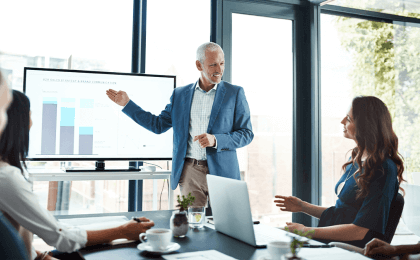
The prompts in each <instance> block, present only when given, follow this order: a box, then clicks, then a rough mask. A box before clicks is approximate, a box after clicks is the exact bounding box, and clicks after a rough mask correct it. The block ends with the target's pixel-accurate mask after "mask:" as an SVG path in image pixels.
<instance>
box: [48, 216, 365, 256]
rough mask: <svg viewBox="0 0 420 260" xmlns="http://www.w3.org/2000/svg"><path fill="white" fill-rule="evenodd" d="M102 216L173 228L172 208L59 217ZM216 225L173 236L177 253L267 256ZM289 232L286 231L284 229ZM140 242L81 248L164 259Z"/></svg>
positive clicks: (304, 252) (324, 251)
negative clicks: (143, 219) (138, 219)
mask: <svg viewBox="0 0 420 260" xmlns="http://www.w3.org/2000/svg"><path fill="white" fill-rule="evenodd" d="M99 216H126V217H127V218H128V219H131V218H133V217H142V216H144V217H146V218H149V219H151V220H153V221H154V223H155V227H156V228H169V220H170V218H171V216H172V210H160V211H140V212H120V213H106V214H84V215H61V216H56V218H57V219H72V218H89V217H99ZM212 226H213V225H211V224H207V225H206V226H205V227H204V229H202V230H198V229H190V230H189V231H188V233H187V235H186V237H184V238H175V237H173V238H172V242H176V243H178V244H179V245H180V246H181V248H180V249H179V250H177V251H176V252H175V253H172V254H176V253H186V252H196V251H205V250H217V251H219V252H221V253H223V254H225V255H228V256H230V257H233V258H235V259H251V260H258V259H260V260H263V259H269V258H267V256H268V255H269V254H268V250H267V249H266V248H259V249H257V248H255V247H253V246H250V245H248V244H245V243H244V242H242V241H239V240H237V239H235V238H232V237H229V236H227V235H224V234H222V233H220V232H217V231H216V230H214V228H212ZM284 232H286V231H284ZM138 244H139V242H131V243H123V244H116V245H98V246H91V247H86V248H83V249H81V250H80V251H79V252H80V253H81V254H82V255H83V257H84V258H85V259H86V260H95V259H101V260H102V259H163V258H162V257H161V256H159V255H155V254H151V253H149V252H146V251H140V250H139V249H137V245H138ZM310 244H313V245H320V244H321V243H320V242H318V241H314V240H311V241H310ZM298 255H299V256H302V257H304V258H305V259H306V260H310V259H314V260H317V259H326V260H327V259H340V260H347V259H348V260H350V259H351V260H358V259H370V258H367V257H365V256H362V255H360V254H357V253H354V252H350V251H347V250H344V249H340V248H302V249H301V250H300V252H299V254H298Z"/></svg>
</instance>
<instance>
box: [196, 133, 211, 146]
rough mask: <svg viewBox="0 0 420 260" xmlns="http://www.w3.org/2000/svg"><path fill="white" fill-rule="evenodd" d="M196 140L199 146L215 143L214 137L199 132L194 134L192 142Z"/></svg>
mask: <svg viewBox="0 0 420 260" xmlns="http://www.w3.org/2000/svg"><path fill="white" fill-rule="evenodd" d="M195 141H198V144H199V145H200V147H201V148H206V147H214V146H215V145H216V137H214V135H211V134H201V135H196V136H194V139H193V142H195Z"/></svg>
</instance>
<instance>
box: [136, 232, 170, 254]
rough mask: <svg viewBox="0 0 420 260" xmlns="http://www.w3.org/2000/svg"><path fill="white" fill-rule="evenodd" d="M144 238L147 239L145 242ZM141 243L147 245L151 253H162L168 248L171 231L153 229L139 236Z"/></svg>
mask: <svg viewBox="0 0 420 260" xmlns="http://www.w3.org/2000/svg"><path fill="white" fill-rule="evenodd" d="M144 237H145V238H146V239H147V240H145V239H144ZM139 238H140V240H141V242H143V243H146V242H147V243H149V245H150V246H151V247H152V248H153V251H164V250H166V248H168V246H169V243H170V242H171V238H172V230H170V229H166V228H153V229H149V230H147V231H146V233H141V234H140V235H139Z"/></svg>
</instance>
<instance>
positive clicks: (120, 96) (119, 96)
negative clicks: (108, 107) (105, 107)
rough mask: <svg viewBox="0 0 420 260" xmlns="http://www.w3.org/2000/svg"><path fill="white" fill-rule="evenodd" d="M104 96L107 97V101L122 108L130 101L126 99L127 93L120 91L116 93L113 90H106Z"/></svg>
mask: <svg viewBox="0 0 420 260" xmlns="http://www.w3.org/2000/svg"><path fill="white" fill-rule="evenodd" d="M106 95H107V96H108V97H109V99H111V100H112V101H114V102H115V103H117V104H118V105H120V106H123V107H124V106H125V105H127V103H128V101H130V98H128V95H127V93H125V92H124V91H121V90H120V91H118V92H117V91H115V90H113V89H108V90H107V91H106Z"/></svg>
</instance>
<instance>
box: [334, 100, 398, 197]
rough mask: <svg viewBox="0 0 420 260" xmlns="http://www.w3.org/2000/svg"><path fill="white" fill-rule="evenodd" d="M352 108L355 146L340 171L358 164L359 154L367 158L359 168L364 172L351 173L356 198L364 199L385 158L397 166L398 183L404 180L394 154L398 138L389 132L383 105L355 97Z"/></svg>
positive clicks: (388, 122)
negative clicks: (355, 188)
mask: <svg viewBox="0 0 420 260" xmlns="http://www.w3.org/2000/svg"><path fill="white" fill-rule="evenodd" d="M352 109H353V120H354V125H355V129H356V131H355V137H356V140H357V146H356V147H355V148H353V149H352V150H351V151H352V152H351V159H350V161H348V162H346V163H345V164H344V165H343V167H342V168H343V170H344V171H345V169H346V166H347V165H349V164H353V163H354V162H356V163H357V165H362V155H363V154H364V153H365V151H366V152H367V154H368V157H367V158H366V160H365V162H364V164H363V166H362V168H363V169H364V171H362V172H361V168H359V169H358V170H357V171H356V173H359V174H358V175H357V174H356V173H355V174H354V178H355V179H356V183H357V186H358V187H359V190H358V192H357V198H364V197H366V196H367V195H368V193H369V185H370V181H371V180H372V178H373V176H374V173H375V171H377V170H380V171H382V172H383V168H382V163H383V162H385V160H386V159H387V158H390V159H391V160H392V161H393V162H394V163H395V164H396V165H397V171H398V183H399V184H401V182H402V181H405V180H404V179H403V176H402V174H403V172H404V163H403V160H402V158H403V157H402V155H401V154H400V153H399V152H398V137H397V135H396V134H395V132H394V130H393V129H392V120H391V114H390V113H389V110H388V108H387V107H386V105H385V104H384V103H383V102H382V101H381V100H380V99H379V98H377V97H374V96H358V97H355V98H354V99H353V102H352ZM356 175H357V176H356ZM400 189H401V190H402V191H403V192H404V189H402V188H401V187H400Z"/></svg>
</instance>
